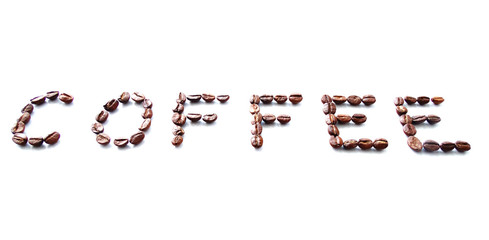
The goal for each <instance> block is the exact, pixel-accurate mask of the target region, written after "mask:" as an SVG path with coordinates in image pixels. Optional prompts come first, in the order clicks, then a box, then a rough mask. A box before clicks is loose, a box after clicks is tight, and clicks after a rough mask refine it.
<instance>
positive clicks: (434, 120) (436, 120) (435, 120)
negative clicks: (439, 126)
mask: <svg viewBox="0 0 489 240" xmlns="http://www.w3.org/2000/svg"><path fill="white" fill-rule="evenodd" d="M427 120H428V123H429V124H435V123H439V122H440V121H441V118H440V117H438V116H436V115H428V117H427Z"/></svg>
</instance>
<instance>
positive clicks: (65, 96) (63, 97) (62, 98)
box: [59, 93, 74, 104]
mask: <svg viewBox="0 0 489 240" xmlns="http://www.w3.org/2000/svg"><path fill="white" fill-rule="evenodd" d="M73 99H74V98H73V96H71V95H70V94H68V93H61V95H59V100H60V101H61V102H64V103H66V104H70V103H72V102H73Z"/></svg>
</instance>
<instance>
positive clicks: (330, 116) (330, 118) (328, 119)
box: [326, 113, 338, 125]
mask: <svg viewBox="0 0 489 240" xmlns="http://www.w3.org/2000/svg"><path fill="white" fill-rule="evenodd" d="M337 123H338V118H336V116H335V115H334V114H331V113H330V114H328V115H326V124H328V125H336V124H337Z"/></svg>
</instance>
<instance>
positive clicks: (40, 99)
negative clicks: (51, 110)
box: [31, 95, 46, 105]
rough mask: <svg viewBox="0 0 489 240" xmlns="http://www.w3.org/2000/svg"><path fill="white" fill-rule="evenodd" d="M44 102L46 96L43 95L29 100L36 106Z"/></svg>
mask: <svg viewBox="0 0 489 240" xmlns="http://www.w3.org/2000/svg"><path fill="white" fill-rule="evenodd" d="M44 102H46V96H45V95H42V96H37V97H35V98H33V99H31V103H32V104H36V105H41V104H43V103H44Z"/></svg>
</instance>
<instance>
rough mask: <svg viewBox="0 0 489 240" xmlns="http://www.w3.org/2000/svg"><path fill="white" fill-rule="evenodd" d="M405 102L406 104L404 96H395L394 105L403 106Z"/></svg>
mask: <svg viewBox="0 0 489 240" xmlns="http://www.w3.org/2000/svg"><path fill="white" fill-rule="evenodd" d="M403 104H404V98H402V97H396V98H394V105H396V106H402V105H403Z"/></svg>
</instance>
